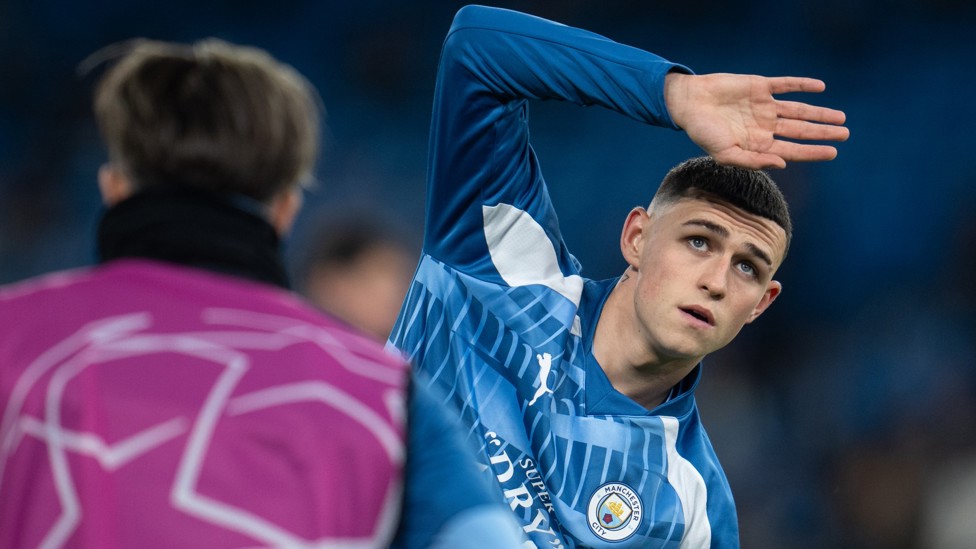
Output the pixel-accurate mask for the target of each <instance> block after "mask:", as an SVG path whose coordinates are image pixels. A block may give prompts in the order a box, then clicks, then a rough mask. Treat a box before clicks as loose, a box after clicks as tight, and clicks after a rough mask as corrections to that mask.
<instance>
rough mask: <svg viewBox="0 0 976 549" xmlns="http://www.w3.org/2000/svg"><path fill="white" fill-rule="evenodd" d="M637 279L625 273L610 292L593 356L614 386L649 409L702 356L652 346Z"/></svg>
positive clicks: (687, 372) (699, 360)
mask: <svg viewBox="0 0 976 549" xmlns="http://www.w3.org/2000/svg"><path fill="white" fill-rule="evenodd" d="M634 282H635V280H634V279H633V278H628V274H627V273H625V274H624V276H623V277H622V278H621V280H620V281H619V282H618V283H617V286H616V287H614V289H613V290H612V291H611V292H610V296H609V297H608V298H607V301H606V303H605V304H604V306H603V311H602V312H601V313H600V319H599V321H598V322H597V326H596V332H595V334H594V336H593V356H594V358H596V360H597V362H598V363H599V364H600V367H601V368H602V369H603V372H604V373H605V374H606V376H607V379H609V380H610V383H611V384H612V385H613V387H614V389H616V390H617V391H619V392H620V393H622V394H624V395H626V396H627V397H629V398H631V399H632V400H634V401H635V402H637V403H638V404H640V405H641V406H644V407H645V408H647V409H649V410H650V409H653V408H654V407H656V406H657V405H659V404H661V403H662V402H664V401H665V400H666V399H667V397H668V394H669V393H670V391H671V389H672V388H673V387H674V386H675V385H677V384H678V383H679V382H680V381H681V380H682V379H684V378H685V377H686V376H687V375H688V374H689V373H690V372H691V371H692V370H693V369H694V368H695V366H696V365H697V364H698V363H699V362H701V359H702V357H693V358H684V357H681V358H671V357H666V356H663V354H662V353H661V352H659V351H657V350H656V349H655V348H654V347H653V345H652V344H651V343H650V342H649V341H648V337H647V333H646V330H644V329H643V327H642V326H641V324H640V323H639V321H638V319H637V318H636V316H635V310H634V291H633V288H634Z"/></svg>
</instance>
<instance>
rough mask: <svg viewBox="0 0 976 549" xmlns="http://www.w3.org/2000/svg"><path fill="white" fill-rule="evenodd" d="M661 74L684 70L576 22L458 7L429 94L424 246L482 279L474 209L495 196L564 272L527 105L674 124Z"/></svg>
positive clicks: (486, 269) (478, 217)
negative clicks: (540, 238)
mask: <svg viewBox="0 0 976 549" xmlns="http://www.w3.org/2000/svg"><path fill="white" fill-rule="evenodd" d="M671 70H680V71H684V72H690V71H689V70H688V69H687V68H685V67H683V66H680V65H676V64H674V63H671V62H669V61H666V60H664V59H662V58H660V57H658V56H656V55H654V54H651V53H648V52H646V51H643V50H640V49H637V48H633V47H630V46H626V45H623V44H619V43H617V42H614V41H612V40H609V39H607V38H604V37H602V36H600V35H597V34H594V33H591V32H588V31H585V30H581V29H577V28H573V27H568V26H565V25H561V24H559V23H555V22H552V21H547V20H545V19H541V18H538V17H534V16H531V15H526V14H523V13H518V12H515V11H510V10H505V9H500V8H488V7H483V6H467V7H464V8H462V9H461V10H460V11H459V12H458V13H457V15H456V16H455V19H454V23H453V25H452V27H451V29H450V32H449V33H448V35H447V38H446V39H445V41H444V46H443V50H442V52H441V59H440V64H439V68H438V73H437V84H436V88H435V92H434V105H433V114H432V122H431V135H430V144H429V158H428V193H427V224H426V230H425V243H424V247H425V248H424V249H425V252H426V253H427V254H429V255H431V256H433V257H434V258H436V259H438V260H441V261H444V262H446V263H448V264H450V265H452V266H453V267H455V268H457V269H459V270H461V271H465V272H468V273H472V274H476V275H480V276H491V275H492V272H491V265H490V263H489V262H486V261H485V258H486V257H487V254H486V248H487V244H486V242H485V236H484V234H483V233H484V231H483V225H484V220H483V215H484V212H483V208H484V207H491V206H495V205H497V204H501V203H503V204H507V205H511V206H514V207H515V208H517V209H518V210H519V211H522V212H526V213H527V214H528V215H530V216H531V217H532V218H533V219H534V220H535V222H537V223H538V224H539V225H540V226H541V227H542V228H543V229H544V231H545V232H546V234H547V235H548V236H549V238H550V240H552V242H553V245H554V248H555V249H556V253H557V256H558V260H559V264H560V265H561V266H567V268H568V266H569V265H570V264H571V262H572V261H573V260H572V259H571V256H570V255H569V253H568V251H567V250H566V249H565V246H564V245H563V244H562V240H561V236H560V234H559V230H558V224H557V221H556V216H555V213H554V211H553V209H552V206H551V203H550V200H549V196H548V192H547V190H546V187H545V182H544V181H543V178H542V175H541V172H540V170H539V165H538V162H537V161H536V158H535V153H534V152H533V150H532V147H531V146H530V144H529V131H528V105H527V101H528V100H532V99H535V100H561V101H568V102H572V103H575V104H577V105H581V106H589V105H598V106H602V107H605V108H607V109H610V110H612V111H616V112H618V113H621V114H623V115H625V116H628V117H630V118H633V119H635V120H637V121H640V122H644V123H647V124H651V125H657V126H663V127H667V128H672V129H674V128H676V127H675V125H674V122H673V121H672V120H671V117H670V115H669V114H668V112H667V109H666V106H665V103H664V96H663V89H664V77H665V75H666V74H667V73H668V72H669V71H671ZM564 272H565V271H564Z"/></svg>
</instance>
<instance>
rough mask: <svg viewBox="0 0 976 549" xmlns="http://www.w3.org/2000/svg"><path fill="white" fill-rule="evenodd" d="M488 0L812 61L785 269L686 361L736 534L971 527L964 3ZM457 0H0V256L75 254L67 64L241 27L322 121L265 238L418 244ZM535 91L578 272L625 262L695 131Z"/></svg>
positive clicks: (771, 63)
mask: <svg viewBox="0 0 976 549" xmlns="http://www.w3.org/2000/svg"><path fill="white" fill-rule="evenodd" d="M484 3H487V4H491V5H497V6H501V7H510V8H516V9H520V10H522V11H527V12H530V13H534V14H537V15H540V16H544V17H548V18H551V19H555V20H558V21H561V22H563V23H567V24H570V25H574V26H579V27H583V28H587V29H589V30H592V31H595V32H598V33H600V34H603V35H605V36H608V37H610V38H613V39H615V40H617V41H620V42H625V43H629V44H631V45H635V46H638V47H642V48H644V49H648V50H650V51H653V52H655V53H658V54H659V55H662V56H663V57H666V58H668V59H670V60H673V61H677V62H681V63H684V64H686V65H688V66H689V67H691V68H692V69H694V70H695V71H696V72H699V73H707V72H749V73H757V74H764V75H771V76H772V75H798V76H814V77H818V78H822V79H824V80H825V81H826V82H827V91H826V92H825V93H823V94H821V95H819V96H808V97H805V98H804V99H805V100H807V101H810V102H814V103H817V104H822V105H826V106H831V107H835V108H839V109H843V110H845V111H846V112H847V114H848V126H849V127H850V129H851V134H852V137H851V139H850V141H848V142H847V143H843V144H841V145H840V146H839V150H840V155H839V157H838V159H837V160H836V161H834V162H830V163H823V164H815V165H814V164H811V165H793V166H791V167H789V168H787V169H786V170H783V171H777V172H775V173H774V174H773V175H774V177H775V178H776V179H777V180H778V181H779V182H780V183H781V185H782V186H783V189H784V192H785V193H786V194H787V196H788V198H789V199H790V201H791V205H792V208H793V215H794V223H795V233H796V234H795V237H794V243H793V245H792V248H791V251H790V257H789V258H787V261H786V263H785V265H784V266H783V267H782V269H781V270H780V273H779V276H778V277H777V278H778V279H779V280H781V281H782V282H783V284H784V292H783V294H782V296H781V297H780V298H779V300H778V303H777V304H776V305H775V306H774V307H773V308H772V309H770V310H769V311H768V312H767V313H766V314H765V315H764V316H763V318H761V319H760V320H759V321H758V322H756V323H755V324H754V325H750V326H748V327H746V329H745V330H744V331H743V333H742V335H741V336H740V338H739V339H737V340H736V341H735V342H734V343H733V344H732V345H730V346H729V347H727V348H726V349H724V350H722V351H720V352H719V353H717V354H716V355H714V356H712V357H711V358H710V359H708V360H707V361H706V374H705V378H704V381H703V384H702V386H701V388H700V393H699V397H698V400H699V405H700V408H701V410H702V415H703V417H704V421H705V424H706V426H707V428H708V430H709V433H710V435H711V437H712V441H713V443H714V445H715V447H716V450H717V452H718V455H719V457H720V458H721V460H722V462H723V464H724V466H725V469H726V472H727V474H728V476H729V480H730V483H731V485H732V490H733V492H734V494H735V496H736V499H737V502H738V508H739V515H740V516H739V519H740V525H741V530H742V543H743V547H758V548H766V547H769V548H779V547H791V548H806V547H810V548H814V547H852V548H861V547H863V548H972V547H976V217H974V216H973V215H972V213H971V212H973V211H974V209H976V189H974V185H976V153H974V145H976V139H974V138H973V132H974V128H976V101H973V100H972V98H971V97H970V96H971V94H972V93H973V90H974V89H976V62H974V59H976V39H974V38H973V36H974V34H976V33H974V30H976V4H974V3H972V2H963V1H961V0H926V1H922V0H889V1H887V2H881V1H880V0H860V1H858V0H819V1H817V2H783V1H773V0H744V1H742V2H724V1H719V0H699V1H695V2H660V1H647V2H626V1H622V0H600V1H596V0H534V1H532V0H530V1H524V2H491V1H486V2H484ZM461 5H462V3H461V2H452V1H440V2H437V1H428V0H424V1H414V2H397V1H393V0H358V1H356V2H339V1H332V0H328V1H313V0H278V1H276V2H273V3H272V2H269V1H266V0H239V1H230V0H224V1H210V0H196V1H193V2H191V1H187V0H169V1H167V2H147V1H142V0H124V1H123V0H92V1H88V2H70V1H67V0H64V1H50V0H38V1H26V0H2V1H0V283H8V282H14V281H18V280H22V279H24V278H27V277H30V276H34V275H37V274H40V273H42V272H46V271H49V270H54V269H61V268H67V267H76V266H82V265H88V264H91V263H92V262H93V261H94V240H93V237H92V235H93V232H94V228H95V225H96V223H97V220H98V217H99V215H100V213H101V205H100V203H99V199H98V195H97V191H96V184H95V174H96V171H97V169H98V167H99V165H100V164H101V163H102V162H103V161H104V160H105V158H106V152H105V150H104V149H103V148H102V146H101V145H100V143H99V140H98V136H97V133H96V130H95V127H94V124H93V121H92V117H91V114H90V99H91V84H92V82H91V77H85V76H81V75H79V74H78V72H77V67H78V65H79V63H81V61H82V60H83V59H84V58H85V57H86V56H87V55H88V54H89V53H92V52H93V51H95V50H97V49H98V48H100V47H102V46H105V45H107V44H110V43H113V42H116V41H120V40H124V39H128V38H132V37H136V36H143V37H149V38H157V39H166V40H179V41H191V40H195V39H199V38H203V37H206V36H218V37H221V38H224V39H225V40H229V41H232V42H238V43H247V44H252V45H256V46H259V47H262V48H265V49H267V50H268V51H270V52H271V53H272V54H273V55H275V56H276V57H278V58H279V59H281V60H284V61H286V62H288V63H290V64H292V65H294V66H295V67H296V68H297V69H298V70H300V71H301V72H302V73H304V74H305V75H306V76H308V78H309V79H310V80H311V81H312V82H313V83H314V84H315V85H316V86H317V87H318V89H319V92H320V93H321V95H322V98H323V101H324V104H325V107H326V109H327V111H328V112H327V116H326V123H327V125H328V133H327V135H326V144H325V147H324V150H323V156H322V160H321V162H320V165H319V170H318V178H319V181H320V183H319V185H318V188H317V189H315V190H314V191H312V192H311V193H309V194H308V195H307V197H306V209H305V211H304V213H303V214H302V216H301V218H300V219H299V223H298V226H297V227H296V230H295V232H294V234H293V236H292V238H291V239H290V240H289V242H288V243H287V248H286V252H287V254H288V257H289V262H290V264H291V265H292V266H293V268H294V269H295V270H296V271H297V270H299V269H300V268H302V266H303V265H305V264H306V263H307V261H306V259H305V258H307V257H308V253H309V250H310V249H313V248H314V247H315V246H316V243H317V236H316V235H317V233H318V230H317V229H316V228H317V227H318V225H319V224H320V222H321V220H322V219H323V218H328V217H330V216H331V215H332V213H333V212H337V211H342V212H344V213H349V212H357V216H358V217H359V218H360V220H362V219H366V220H369V221H371V222H374V223H376V224H378V225H379V226H381V227H384V228H385V229H386V230H389V231H393V232H395V233H396V234H398V235H400V236H401V237H409V238H405V239H404V240H406V241H408V242H410V245H412V246H414V248H413V249H414V250H416V249H417V248H416V246H419V241H418V240H416V239H417V238H418V237H419V234H420V228H421V225H422V222H423V215H424V214H423V199H424V172H425V154H426V148H427V128H428V119H429V115H430V102H431V95H432V87H433V82H434V72H435V67H436V62H437V56H438V51H439V48H440V43H441V40H442V38H443V36H444V34H445V32H446V30H447V28H448V26H449V24H450V21H451V18H452V16H453V14H454V12H455V11H456V9H457V8H458V7H460V6H461ZM531 114H532V132H533V141H534V144H535V147H536V149H537V151H538V153H539V156H540V159H541V162H542V167H543V170H544V171H545V173H546V176H547V180H548V182H549V186H550V189H551V191H552V193H553V200H554V202H555V203H556V207H557V209H558V211H559V212H560V222H561V225H562V230H563V232H564V235H565V238H566V240H567V241H568V242H569V244H570V246H571V248H572V249H574V250H575V252H576V255H577V257H578V258H579V259H580V260H581V262H582V263H583V266H584V274H586V275H588V276H589V277H591V278H603V277H608V276H614V275H617V274H619V273H620V272H622V270H623V267H624V264H623V262H622V260H621V259H620V256H619V250H618V246H617V241H618V237H619V229H620V226H621V223H622V221H623V219H624V217H625V216H626V214H627V212H628V211H629V209H630V208H631V207H633V206H635V205H642V204H646V203H647V202H648V201H649V199H650V196H651V195H652V193H653V191H654V190H655V188H656V184H657V182H658V181H659V180H660V178H661V177H662V176H663V174H664V173H665V172H666V171H667V170H668V169H669V168H670V167H671V166H673V165H674V164H676V163H678V162H679V161H681V160H683V159H685V158H686V157H689V156H693V155H697V154H699V151H698V149H697V148H696V147H695V146H694V145H693V144H691V142H690V141H688V140H687V138H685V137H684V135H683V134H680V133H676V132H671V131H669V130H662V129H656V128H648V127H646V126H643V125H640V124H638V123H636V122H633V121H630V120H627V119H624V118H622V117H620V116H617V115H614V114H611V113H608V112H607V111H604V110H601V109H597V108H594V109H581V108H577V107H574V106H571V105H566V104H558V103H535V104H533V105H532V107H531ZM408 274H409V273H408V272H407V273H406V274H405V275H404V276H408ZM299 278H300V277H299Z"/></svg>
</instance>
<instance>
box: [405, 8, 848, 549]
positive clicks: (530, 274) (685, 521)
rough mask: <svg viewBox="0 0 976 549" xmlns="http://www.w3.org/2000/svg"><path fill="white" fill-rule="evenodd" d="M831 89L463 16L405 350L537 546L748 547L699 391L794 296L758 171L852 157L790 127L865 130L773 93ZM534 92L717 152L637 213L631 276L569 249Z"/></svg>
mask: <svg viewBox="0 0 976 549" xmlns="http://www.w3.org/2000/svg"><path fill="white" fill-rule="evenodd" d="M823 87H824V86H823V83H822V82H820V81H817V80H813V79H807V78H763V77H759V76H744V75H731V74H716V75H705V76H695V75H692V74H690V71H689V70H688V69H686V68H684V67H682V66H680V65H676V64H673V63H670V62H668V61H665V60H663V59H661V58H659V57H657V56H655V55H653V54H650V53H647V52H644V51H641V50H638V49H635V48H631V47H628V46H624V45H621V44H618V43H615V42H612V41H610V40H608V39H606V38H603V37H601V36H598V35H595V34H592V33H589V32H586V31H583V30H580V29H575V28H571V27H567V26H563V25H559V24H555V23H552V22H549V21H546V20H543V19H539V18H536V17H532V16H528V15H524V14H520V13H517V12H512V11H507V10H502V9H493V8H485V7H478V6H469V7H466V8H463V9H462V10H461V11H460V12H459V13H458V15H457V16H456V18H455V21H454V24H453V26H452V28H451V30H450V32H449V34H448V36H447V39H446V40H445V42H444V48H443V52H442V56H441V60H440V67H439V70H438V76H437V87H436V90H435V97H434V110H433V120H432V126H431V137H430V156H429V163H428V172H429V173H428V194H427V200H428V202H427V220H426V226H425V235H424V236H425V239H424V249H423V254H422V257H421V260H420V265H419V267H418V269H417V273H416V276H415V280H414V283H413V285H412V287H411V290H410V292H409V294H408V296H407V298H406V300H405V305H404V308H403V309H402V311H401V314H400V318H399V320H398V323H397V325H396V326H395V328H394V332H393V334H392V336H391V342H392V343H393V344H394V345H396V346H397V347H399V348H400V349H401V350H402V351H404V352H405V353H406V354H407V356H409V357H410V358H411V359H412V360H413V362H414V364H415V365H416V367H417V368H418V369H419V370H421V371H422V372H423V373H424V374H426V375H428V376H430V378H431V379H432V383H434V384H436V385H437V386H438V387H439V388H440V390H441V391H442V392H444V393H445V394H446V395H448V396H447V400H448V402H449V405H451V406H453V407H454V409H455V410H456V411H457V413H458V414H459V415H460V416H461V418H462V420H463V422H464V425H465V426H466V427H467V428H468V432H469V436H470V437H471V438H472V439H474V440H475V441H476V444H477V445H478V446H479V447H480V448H481V451H482V454H483V456H482V457H483V465H484V466H485V467H487V468H489V469H490V470H491V472H492V473H493V474H494V476H495V478H496V480H497V483H498V486H499V488H500V489H501V491H502V494H503V495H504V497H505V499H506V500H507V501H508V503H509V506H510V507H511V509H512V510H513V511H514V512H515V514H516V515H517V516H518V518H519V519H520V520H521V522H522V525H523V530H524V531H525V532H526V534H527V535H528V537H529V538H530V539H531V540H532V541H533V542H534V544H535V545H536V546H537V547H584V546H585V547H665V548H675V547H690V548H702V547H737V546H738V526H737V523H736V514H735V506H734V503H733V500H732V495H731V491H730V489H729V486H728V482H727V480H726V478H725V475H724V473H723V471H722V468H721V466H720V465H719V463H718V460H717V458H716V456H715V453H714V452H713V450H712V447H711V445H710V443H709V441H708V437H707V436H706V434H705V431H704V430H703V428H702V425H701V423H700V421H699V416H698V412H697V408H696V404H695V400H694V390H695V386H696V385H697V383H698V380H699V378H700V376H701V366H700V363H701V360H702V358H703V357H704V356H705V355H707V354H708V353H710V352H712V351H715V350H717V349H720V348H722V347H723V346H725V345H726V344H728V343H729V342H730V341H731V340H732V339H733V338H734V337H735V335H736V334H737V333H738V332H739V330H740V329H741V328H742V326H743V325H744V324H747V323H749V322H752V321H753V320H755V319H756V317H758V316H759V315H760V314H762V312H763V311H764V310H765V309H766V308H767V307H768V306H769V305H770V304H771V303H772V302H773V300H775V298H776V296H777V295H778V294H779V292H780V284H779V283H778V282H776V281H774V280H773V279H772V277H773V274H774V273H775V271H776V269H777V267H779V265H780V264H781V262H782V261H783V258H784V256H785V255H786V251H787V247H788V243H789V238H790V221H789V216H788V213H787V207H786V204H785V202H784V201H783V197H782V195H781V194H780V192H779V190H778V189H777V188H776V186H775V184H774V183H773V182H772V181H771V180H770V179H769V177H768V176H767V175H766V174H765V173H763V172H760V171H755V170H754V169H755V168H762V167H783V166H785V164H786V162H787V161H794V160H806V161H811V160H828V159H831V158H833V157H834V156H835V155H836V150H835V149H834V148H833V147H831V146H827V145H819V144H800V143H792V142H789V141H784V140H782V139H781V138H787V139H802V140H838V141H842V140H844V139H846V138H847V135H848V132H847V129H846V128H844V127H842V126H841V124H843V122H844V114H843V113H842V112H839V111H835V110H831V109H826V108H820V107H814V106H810V105H806V104H803V103H796V102H785V101H780V100H777V99H775V98H774V97H773V95H774V94H779V93H785V92H795V91H803V92H819V91H822V90H823ZM531 99H555V100H563V101H569V102H573V103H576V104H579V105H599V106H603V107H605V108H608V109H610V110H613V111H616V112H619V113H621V114H624V115H626V116H629V117H631V118H633V119H636V120H638V121H642V122H645V123H647V124H651V125H657V126H663V127H667V128H674V129H678V128H680V129H684V130H685V132H686V133H687V134H688V136H689V137H690V138H691V139H692V140H693V141H694V142H696V143H697V144H699V145H700V146H701V147H702V148H703V149H704V150H705V151H706V152H707V153H709V155H711V157H705V158H699V159H693V160H690V161H688V162H686V163H683V164H681V165H679V166H678V167H677V168H675V169H674V170H673V171H672V172H671V173H669V174H668V175H667V177H666V178H665V180H664V182H663V183H662V184H661V186H660V190H659V191H658V193H657V194H656V195H655V197H654V199H653V201H652V202H651V204H650V206H649V207H648V208H647V209H646V210H645V209H643V208H635V209H634V210H633V211H632V212H631V213H630V214H629V215H628V216H627V218H626V220H625V222H624V226H623V230H622V234H621V238H620V249H621V252H622V254H623V257H624V259H625V260H626V263H627V268H626V270H625V272H624V273H623V274H622V275H621V276H620V277H619V278H615V279H611V280H603V281H593V280H587V279H584V278H582V277H581V276H580V266H579V264H578V263H577V261H576V259H575V258H574V257H573V256H572V255H571V254H570V252H569V250H568V249H567V247H566V244H565V243H564V242H563V239H562V237H561V235H560V232H559V225H558V222H557V218H556V213H555V211H554V210H553V207H552V204H551V202H550V199H549V196H548V193H547V189H546V184H545V182H544V180H543V177H542V174H541V171H540V168H539V164H538V163H537V161H536V158H535V154H534V151H533V149H532V147H531V146H530V144H529V139H528V135H529V134H528V100H531ZM716 161H718V162H716ZM720 163H721V164H720ZM722 164H730V165H735V166H738V167H730V166H725V165H722ZM607 183H612V182H607Z"/></svg>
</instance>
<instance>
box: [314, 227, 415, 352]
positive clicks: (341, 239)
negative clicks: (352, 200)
mask: <svg viewBox="0 0 976 549" xmlns="http://www.w3.org/2000/svg"><path fill="white" fill-rule="evenodd" d="M322 217H323V218H324V219H325V221H322V222H320V223H319V225H318V226H317V227H316V228H315V230H314V234H313V235H312V236H311V238H310V241H309V242H308V243H307V244H306V245H305V246H304V247H303V255H304V257H303V258H302V259H301V264H300V265H299V266H298V274H299V276H298V278H299V281H298V282H299V285H300V287H301V291H302V293H303V294H304V295H305V297H306V298H307V299H308V300H309V301H310V302H312V303H313V304H314V305H316V306H318V307H319V308H321V309H322V310H324V311H326V312H328V313H330V314H332V315H334V316H336V317H338V318H340V319H342V320H344V321H345V322H347V323H348V324H350V325H352V326H354V327H356V328H358V329H360V330H362V331H363V332H365V333H367V334H369V335H372V336H373V337H374V338H375V339H377V340H379V341H386V339H387V338H388V337H389V335H390V332H391V331H392V330H393V325H394V323H395V322H396V319H397V315H398V314H399V312H400V307H401V306H402V305H403V299H404V298H405V297H406V294H407V289H408V288H409V286H410V279H411V276H412V275H413V269H414V267H415V265H416V262H417V253H416V252H414V250H413V246H412V245H411V244H410V243H409V242H408V240H407V239H406V238H404V237H403V236H402V235H401V234H398V233H395V232H393V231H392V230H389V229H387V228H386V227H384V226H380V225H379V224H377V223H374V222H373V221H371V220H370V218H368V217H367V216H355V215H326V216H322Z"/></svg>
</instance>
